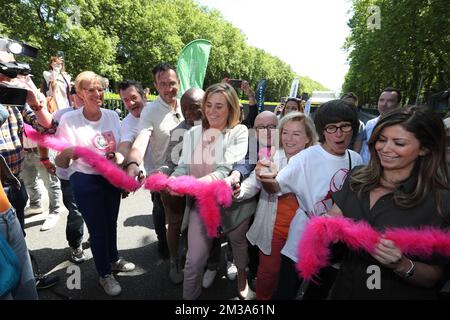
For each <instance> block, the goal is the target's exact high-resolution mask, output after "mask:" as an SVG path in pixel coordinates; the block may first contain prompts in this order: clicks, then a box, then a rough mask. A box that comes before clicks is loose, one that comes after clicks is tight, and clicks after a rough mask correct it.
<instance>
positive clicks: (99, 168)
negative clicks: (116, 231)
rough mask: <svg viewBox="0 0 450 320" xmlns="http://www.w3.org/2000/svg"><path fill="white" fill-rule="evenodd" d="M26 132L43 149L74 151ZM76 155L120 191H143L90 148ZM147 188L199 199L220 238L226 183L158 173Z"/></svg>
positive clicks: (226, 202) (202, 211)
mask: <svg viewBox="0 0 450 320" xmlns="http://www.w3.org/2000/svg"><path fill="white" fill-rule="evenodd" d="M25 131H26V134H27V137H28V138H30V139H31V140H33V141H35V142H36V143H38V144H39V145H41V146H43V147H46V148H50V149H53V150H56V151H60V152H61V151H63V150H64V149H65V148H68V147H70V145H69V144H68V143H67V142H66V141H64V140H62V139H58V138H56V137H55V136H52V135H41V134H40V133H38V132H37V131H36V130H34V129H33V128H32V127H31V126H29V125H27V124H25ZM75 155H76V156H78V157H80V158H82V159H83V160H84V161H85V162H86V163H87V164H89V165H90V166H91V167H92V168H93V169H94V170H95V171H96V172H98V173H99V174H101V175H102V176H103V177H105V179H107V180H108V181H109V182H110V183H111V184H112V185H114V186H116V187H118V188H120V189H123V190H126V191H136V190H138V189H139V188H140V187H141V184H140V183H139V182H137V181H136V180H135V179H133V178H132V177H130V176H128V175H127V174H126V173H125V172H124V171H123V170H122V169H121V168H119V167H118V166H117V165H115V164H114V163H112V162H111V161H109V160H107V159H106V158H105V157H103V156H101V155H99V154H97V153H95V152H94V151H92V150H90V149H88V148H85V147H78V146H77V147H75ZM143 185H144V188H145V189H148V190H150V191H162V190H164V189H166V188H169V189H171V190H173V191H174V192H176V193H179V194H183V195H184V194H186V195H190V196H193V197H195V198H196V199H197V204H198V208H199V213H200V216H201V217H202V219H203V222H204V223H205V226H206V230H207V233H208V235H209V236H210V237H217V236H218V233H217V231H218V227H219V226H220V222H221V215H220V207H219V206H220V205H222V206H224V207H229V206H230V205H231V203H232V194H233V192H232V190H231V188H230V187H229V186H228V185H227V184H226V182H224V181H223V180H218V181H214V182H211V183H206V182H201V181H199V180H197V179H196V178H194V177H191V176H181V177H177V178H171V179H169V178H168V177H167V176H166V175H164V174H161V173H156V174H153V175H150V176H148V177H147V179H146V181H145V183H144V184H143Z"/></svg>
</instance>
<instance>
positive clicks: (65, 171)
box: [53, 108, 75, 180]
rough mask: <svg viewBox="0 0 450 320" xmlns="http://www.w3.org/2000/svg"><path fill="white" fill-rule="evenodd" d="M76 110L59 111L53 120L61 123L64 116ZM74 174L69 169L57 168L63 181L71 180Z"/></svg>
mask: <svg viewBox="0 0 450 320" xmlns="http://www.w3.org/2000/svg"><path fill="white" fill-rule="evenodd" d="M74 110H75V109H74V108H64V109H59V110H58V111H56V112H55V113H54V114H53V120H55V121H57V122H61V119H62V116H63V115H64V114H65V113H67V112H70V111H74ZM72 173H73V171H72V170H71V169H70V167H69V168H67V169H64V168H61V167H58V166H56V175H57V176H58V178H60V179H63V180H69V177H70V175H71V174H72Z"/></svg>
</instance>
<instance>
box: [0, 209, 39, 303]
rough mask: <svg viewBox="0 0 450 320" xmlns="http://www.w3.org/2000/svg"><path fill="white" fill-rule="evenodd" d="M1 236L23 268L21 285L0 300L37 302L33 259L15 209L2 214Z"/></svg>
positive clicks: (0, 216)
mask: <svg viewBox="0 0 450 320" xmlns="http://www.w3.org/2000/svg"><path fill="white" fill-rule="evenodd" d="M0 234H1V235H2V236H3V237H4V238H5V239H6V241H8V243H9V245H10V246H11V248H12V249H13V250H14V252H15V254H16V256H17V258H18V259H19V264H20V266H21V268H22V270H21V276H20V282H19V285H18V286H17V287H16V288H15V289H13V290H12V291H11V292H10V293H9V294H7V295H6V296H3V297H1V298H0V299H17V300H37V299H38V294H37V291H36V281H35V280H34V274H33V268H32V267H31V259H30V255H29V254H28V248H27V244H26V243H25V238H24V237H23V232H22V228H21V226H20V223H19V220H18V219H17V216H16V212H15V210H14V208H12V207H11V208H10V209H9V210H8V211H6V213H3V214H0Z"/></svg>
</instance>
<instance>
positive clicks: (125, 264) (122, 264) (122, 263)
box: [111, 258, 136, 272]
mask: <svg viewBox="0 0 450 320" xmlns="http://www.w3.org/2000/svg"><path fill="white" fill-rule="evenodd" d="M135 268H136V266H135V264H134V263H133V262H129V261H127V260H125V259H123V258H120V259H119V260H117V261H116V262H113V263H111V270H112V271H118V272H130V271H133V270H134V269H135Z"/></svg>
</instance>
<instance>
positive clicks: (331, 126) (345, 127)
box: [325, 123, 353, 134]
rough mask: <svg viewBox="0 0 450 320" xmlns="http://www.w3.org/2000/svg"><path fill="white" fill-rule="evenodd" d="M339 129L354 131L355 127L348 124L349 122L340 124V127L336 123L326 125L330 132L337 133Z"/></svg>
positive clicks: (327, 130) (326, 129)
mask: <svg viewBox="0 0 450 320" xmlns="http://www.w3.org/2000/svg"><path fill="white" fill-rule="evenodd" d="M338 129H340V130H341V132H350V131H352V129H353V128H352V125H351V124H348V123H347V124H343V125H342V126H339V127H338V126H335V125H334V124H332V125H330V126H327V127H325V131H326V132H327V133H330V134H332V133H335V132H336V131H337V130H338Z"/></svg>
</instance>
